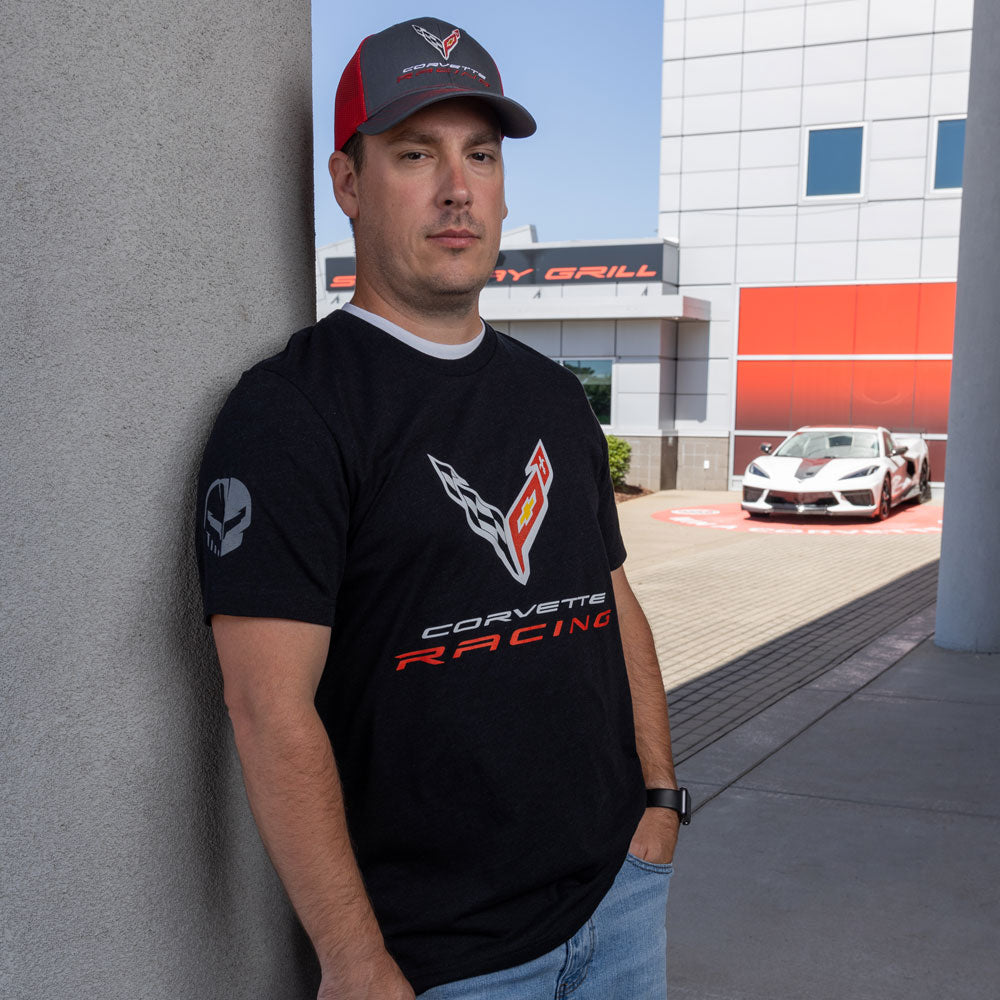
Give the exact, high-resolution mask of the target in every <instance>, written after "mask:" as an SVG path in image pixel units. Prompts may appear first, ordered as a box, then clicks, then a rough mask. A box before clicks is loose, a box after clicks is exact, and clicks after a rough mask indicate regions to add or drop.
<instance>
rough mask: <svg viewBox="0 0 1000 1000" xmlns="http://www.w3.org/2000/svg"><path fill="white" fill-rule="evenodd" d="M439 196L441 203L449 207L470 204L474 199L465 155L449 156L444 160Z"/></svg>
mask: <svg viewBox="0 0 1000 1000" xmlns="http://www.w3.org/2000/svg"><path fill="white" fill-rule="evenodd" d="M439 198H440V201H441V204H442V205H446V206H448V207H452V206H455V205H459V206H463V205H468V204H469V203H470V202H471V201H472V189H471V187H470V185H469V177H468V174H467V172H466V164H465V157H454V158H450V157H449V158H445V159H443V160H442V164H441V186H440V190H439Z"/></svg>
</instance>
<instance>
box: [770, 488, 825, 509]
mask: <svg viewBox="0 0 1000 1000" xmlns="http://www.w3.org/2000/svg"><path fill="white" fill-rule="evenodd" d="M767 502H768V503H769V504H772V505H773V506H774V507H799V506H808V507H833V506H835V505H836V503H837V498H836V497H835V496H834V495H833V494H832V493H780V492H778V491H776V490H771V492H770V493H768V495H767Z"/></svg>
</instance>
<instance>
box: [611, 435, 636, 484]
mask: <svg viewBox="0 0 1000 1000" xmlns="http://www.w3.org/2000/svg"><path fill="white" fill-rule="evenodd" d="M631 461H632V445H630V444H629V443H628V441H623V440H622V439H621V438H618V437H615V436H614V434H609V435H608V463H609V465H610V466H611V482H613V483H614V484H615V486H616V487H618V486H624V485H625V476H626V475H628V467H629V463H630V462H631Z"/></svg>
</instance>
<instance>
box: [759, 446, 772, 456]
mask: <svg viewBox="0 0 1000 1000" xmlns="http://www.w3.org/2000/svg"><path fill="white" fill-rule="evenodd" d="M760 450H761V451H762V452H764V454H765V455H770V454H771V445H769V444H762V445H761V446H760Z"/></svg>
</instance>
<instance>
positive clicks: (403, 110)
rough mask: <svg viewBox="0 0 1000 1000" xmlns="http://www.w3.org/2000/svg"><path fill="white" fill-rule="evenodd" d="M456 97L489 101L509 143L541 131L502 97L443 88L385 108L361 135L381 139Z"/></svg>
mask: <svg viewBox="0 0 1000 1000" xmlns="http://www.w3.org/2000/svg"><path fill="white" fill-rule="evenodd" d="M456 97H473V98H475V99H476V100H477V101H486V103H487V104H489V105H490V107H492V108H493V110H494V112H495V113H496V116H497V118H498V119H499V121H500V131H501V132H503V134H504V136H506V137H507V138H509V139H525V138H527V137H528V136H529V135H533V134H534V132H535V129H536V128H537V127H538V126H537V125H536V124H535V119H534V118H532V117H531V115H530V114H529V113H528V111H527V110H526V109H525V108H522V107H521V105H520V104H518V103H517V101H512V100H511V99H510V98H509V97H504V96H503V95H502V94H484V93H483V92H482V91H481V90H467V89H465V88H464V87H442V88H440V89H439V90H421V91H418V92H416V93H413V94H406V95H404V96H403V97H400V98H399V99H398V100H395V101H393V102H392V103H391V104H387V105H386V106H385V107H384V108H379V109H378V111H376V112H375V113H374V114H373V115H372V116H371V117H370V118H369V119H368V120H367V121H365V122H362V124H360V125H359V126H358V131H359V132H363V133H364V134H365V135H379V134H380V133H382V132H387V131H388V130H389V129H391V128H392V127H393V126H395V125H398V124H399V123H400V122H401V121H403V120H404V119H406V118H409V117H410V115H412V114H414V113H415V112H417V111H420V110H421V109H422V108H426V107H429V106H430V105H432V104H440V103H441V101H450V100H453V99H454V98H456Z"/></svg>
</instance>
